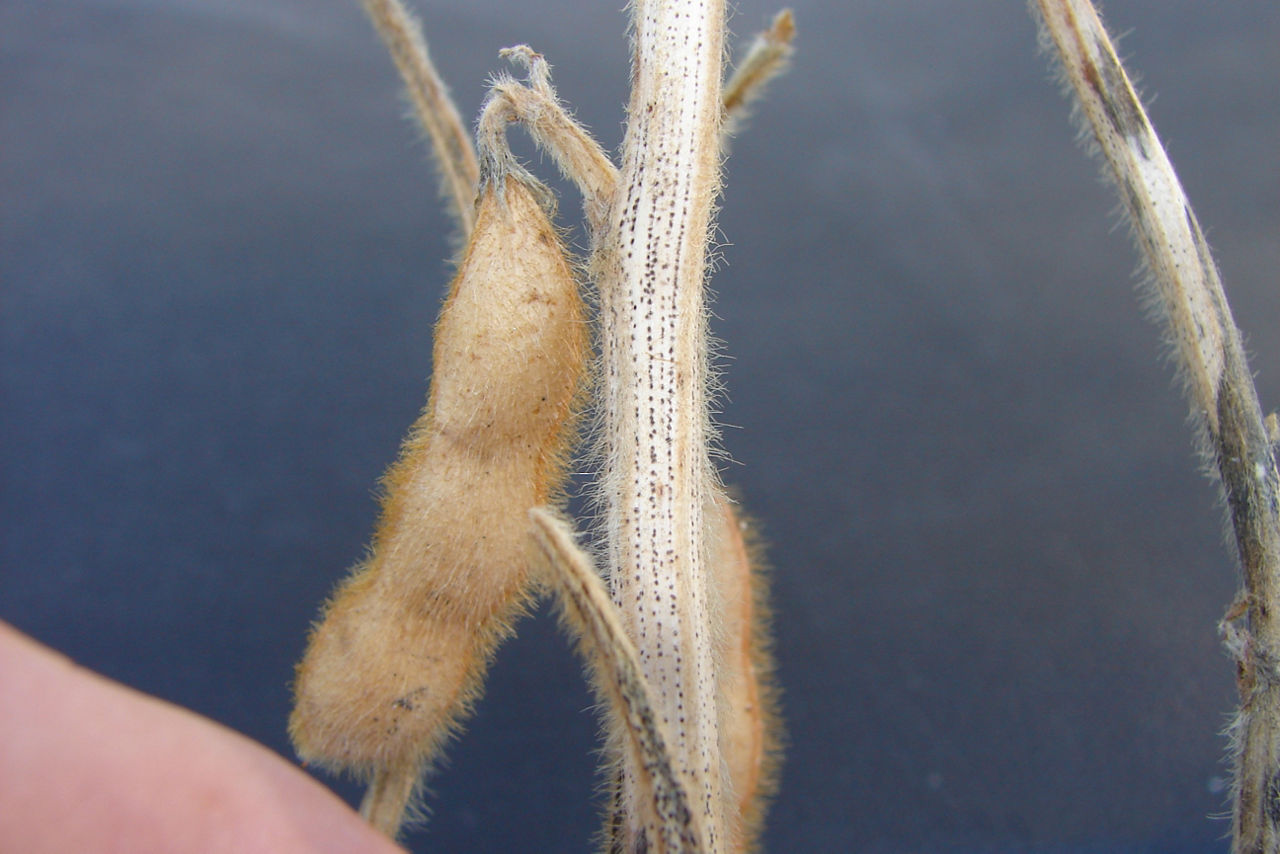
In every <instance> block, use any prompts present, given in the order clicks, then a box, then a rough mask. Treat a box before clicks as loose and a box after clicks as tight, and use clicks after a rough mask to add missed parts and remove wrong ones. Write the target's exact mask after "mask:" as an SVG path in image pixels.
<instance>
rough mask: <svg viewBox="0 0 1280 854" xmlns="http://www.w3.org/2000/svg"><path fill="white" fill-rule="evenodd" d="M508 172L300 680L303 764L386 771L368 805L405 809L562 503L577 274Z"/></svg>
mask: <svg viewBox="0 0 1280 854" xmlns="http://www.w3.org/2000/svg"><path fill="white" fill-rule="evenodd" d="M508 161H509V155H507V159H503V160H500V161H499V163H498V165H495V164H494V162H493V160H492V159H491V160H490V161H489V162H488V163H487V164H486V165H487V166H488V167H490V168H488V170H487V175H488V178H487V180H486V181H485V182H484V184H483V186H482V189H481V194H480V199H479V201H478V205H477V213H476V225H475V229H474V231H473V232H472V235H471V239H470V242H469V244H468V246H467V249H466V252H465V255H464V257H463V260H462V263H461V266H460V268H459V270H458V273H457V276H456V277H455V279H454V281H453V285H452V288H451V290H450V293H449V297H448V300H447V301H446V303H445V306H444V309H443V311H442V313H441V316H440V321H439V323H438V324H437V326H436V332H435V336H436V337H435V350H434V366H435V371H434V376H433V378H432V385H431V395H430V400H429V402H428V404H427V408H426V411H425V412H424V414H423V415H422V417H421V418H420V419H419V420H418V422H417V423H416V424H415V425H414V426H413V429H412V431H411V432H410V434H409V436H408V438H407V439H406V441H405V444H404V447H403V449H402V451H401V455H400V459H399V461H398V462H397V463H396V464H395V465H394V466H393V467H392V468H391V470H390V471H389V472H388V474H387V476H386V478H385V480H384V483H383V486H384V490H385V497H384V500H383V507H382V519H381V522H380V524H379V526H378V530H377V533H376V535H375V537H374V541H373V546H372V549H371V552H370V556H369V558H368V559H367V560H366V561H364V562H363V563H362V564H361V565H360V566H358V567H357V568H356V570H355V571H354V573H353V574H352V575H351V576H350V577H349V578H348V579H347V580H346V581H345V582H344V583H343V584H342V585H341V586H340V588H339V589H338V591H337V593H336V594H335V595H334V597H333V599H332V600H331V601H330V602H329V604H328V606H327V607H326V608H325V612H324V619H323V621H322V622H321V623H320V624H319V625H318V626H317V627H316V628H315V630H314V631H313V632H312V635H311V639H310V644H309V647H308V649H307V652H306V655H305V657H304V658H303V660H302V662H301V663H300V664H299V666H298V671H297V680H296V685H295V692H296V705H295V708H294V711H293V715H292V717H291V719H290V724H289V731H290V735H291V736H292V738H293V741H294V744H295V746H296V748H297V750H298V753H299V755H300V756H301V757H302V758H303V759H304V760H305V761H307V762H311V763H315V764H317V765H320V766H323V767H326V768H331V769H336V770H342V771H349V772H354V773H356V774H358V775H361V776H367V777H376V776H379V775H385V774H387V773H389V772H388V769H394V770H395V774H396V775H397V776H398V779H399V780H400V783H399V784H396V785H391V784H388V783H387V782H386V780H381V781H380V782H379V784H378V785H375V786H374V787H373V789H377V790H379V791H383V792H386V791H394V790H401V794H402V796H401V797H400V798H399V800H401V801H404V800H407V799H408V797H409V792H410V790H411V789H412V784H411V783H410V784H408V785H405V784H404V780H406V779H408V780H414V779H416V778H417V776H418V775H419V773H420V771H421V770H422V769H423V767H424V766H425V765H426V764H427V763H429V762H430V761H431V760H432V758H433V757H434V756H435V755H436V754H437V753H438V751H439V749H440V747H441V744H442V743H443V742H444V741H445V740H446V739H447V737H448V736H449V735H450V733H451V732H452V731H454V730H455V729H456V728H457V726H458V723H459V721H460V719H461V718H462V717H464V716H465V715H466V714H467V713H468V711H469V709H470V706H471V705H472V703H473V702H474V701H475V699H476V697H477V696H478V694H479V692H480V689H481V684H482V680H483V675H484V672H485V670H486V667H487V664H488V662H489V660H490V658H491V657H492V654H493V652H494V649H495V648H496V646H497V645H498V643H499V641H501V640H502V639H503V638H504V637H505V636H506V635H507V634H509V633H510V631H511V625H512V621H513V620H514V619H515V618H516V617H518V616H519V615H520V613H522V611H523V610H524V608H525V607H526V605H527V604H528V602H529V599H530V596H531V589H530V588H531V585H530V577H529V557H530V552H529V549H530V544H529V534H528V518H527V515H526V514H527V512H528V510H529V509H530V508H531V507H535V506H541V505H545V504H547V503H549V502H551V503H554V502H555V501H556V500H557V499H558V497H559V495H558V493H559V491H560V485H561V484H562V482H563V479H564V472H565V467H566V458H567V454H568V445H569V439H570V435H571V433H572V429H571V425H572V421H573V413H574V411H575V405H574V403H575V398H576V397H577V396H578V394H579V391H580V388H581V386H582V381H583V375H584V365H585V362H586V356H587V350H588V336H587V326H586V322H585V319H584V316H583V305H582V301H581V298H580V296H579V292H578V285H577V282H576V281H575V278H574V275H573V270H572V268H571V266H570V264H569V263H568V261H567V260H566V255H565V250H564V247H563V246H562V244H561V241H560V239H559V237H558V235H557V234H556V232H555V229H554V228H553V226H552V224H551V221H550V219H549V218H548V216H547V213H546V210H545V209H544V206H545V204H546V197H547V194H546V191H545V189H544V188H542V187H541V185H539V184H537V183H536V181H534V180H533V179H532V178H531V177H529V176H528V175H527V173H524V172H523V170H519V169H518V167H516V169H515V170H513V169H511V168H508V166H509V165H511V164H509V162H508ZM373 789H371V792H372V791H373ZM370 797H373V795H372V794H371V795H370ZM400 806H401V808H402V807H403V803H401V805H400ZM366 807H368V803H366ZM366 811H367V813H369V814H370V817H376V816H375V815H374V814H375V813H376V812H378V811H382V812H388V811H387V810H386V808H385V805H380V806H377V807H376V809H367V810H366ZM389 812H390V813H391V814H392V815H391V816H390V817H387V818H385V819H382V818H379V819H378V820H377V823H378V824H379V825H380V826H383V827H384V829H389V830H391V831H392V832H394V828H395V827H396V826H398V823H399V809H395V808H393V809H391V810H389Z"/></svg>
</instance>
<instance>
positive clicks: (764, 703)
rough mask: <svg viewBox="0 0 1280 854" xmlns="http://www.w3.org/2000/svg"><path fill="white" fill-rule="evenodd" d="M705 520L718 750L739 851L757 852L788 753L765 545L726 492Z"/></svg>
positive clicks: (709, 509)
mask: <svg viewBox="0 0 1280 854" xmlns="http://www.w3.org/2000/svg"><path fill="white" fill-rule="evenodd" d="M705 518H706V522H707V547H708V550H709V559H708V565H709V566H710V568H711V571H712V573H713V577H714V579H715V584H716V589H717V591H718V594H719V606H720V607H719V611H720V643H721V649H720V653H719V657H720V749H721V753H722V755H723V756H724V761H725V764H726V766H727V768H728V780H729V784H730V786H731V788H732V791H733V802H734V804H735V805H736V808H737V815H738V833H737V835H738V837H739V840H740V846H741V847H740V849H739V850H744V851H753V850H755V849H756V847H757V840H758V837H759V835H760V830H761V827H762V825H763V824H764V814H765V808H766V807H767V806H768V803H769V799H770V798H771V797H772V796H773V794H774V791H775V790H776V789H777V780H778V766H779V764H780V761H781V758H782V746H781V740H782V739H781V730H782V718H781V715H779V713H778V691H777V688H776V686H775V684H774V679H773V671H774V666H773V649H772V639H771V637H770V625H769V624H770V613H769V606H768V590H767V584H766V579H765V577H764V574H765V573H764V556H763V548H762V547H761V545H760V543H759V541H758V540H757V538H756V536H755V532H754V529H753V527H752V525H751V523H750V522H749V521H748V520H747V519H746V518H745V517H744V516H743V515H742V513H741V512H740V511H739V509H738V507H737V506H736V505H735V503H734V502H733V501H732V500H731V499H730V498H728V497H727V496H724V495H723V494H721V495H717V497H716V500H715V501H713V502H711V503H710V504H709V506H708V507H707V511H706V514H705Z"/></svg>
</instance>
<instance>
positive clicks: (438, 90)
mask: <svg viewBox="0 0 1280 854" xmlns="http://www.w3.org/2000/svg"><path fill="white" fill-rule="evenodd" d="M364 8H365V11H367V12H368V14H369V18H370V19H372V21H373V24H374V26H375V27H376V28H377V30H378V34H379V35H381V36H382V40H383V42H385V43H386V45H387V49H388V50H389V51H390V52H391V57H392V59H394V60H395V63H396V68H397V69H399V71H400V77H401V79H402V80H404V83H405V87H406V88H407V89H408V91H409V98H410V99H411V100H412V101H413V108H414V111H415V113H417V116H418V121H419V122H420V123H421V124H422V127H423V129H424V130H426V132H427V135H428V136H429V137H430V138H431V145H432V149H433V150H434V151H435V155H436V163H437V165H438V167H439V169H440V182H441V184H442V189H443V190H444V194H445V195H446V196H447V197H448V198H449V200H450V201H451V202H452V204H451V205H450V209H451V210H452V211H453V214H454V216H455V217H457V219H458V224H459V226H460V227H461V229H462V233H463V237H464V239H465V238H466V236H468V235H469V234H471V229H472V228H473V227H474V225H475V198H476V186H477V184H478V183H479V179H480V166H479V164H478V162H477V160H476V152H475V149H474V148H472V146H471V137H470V136H469V135H468V133H467V129H466V126H465V125H464V124H463V123H462V119H461V118H460V117H459V115H458V108H457V107H456V106H454V103H453V100H452V99H451V98H450V97H449V90H448V89H447V88H446V87H445V85H444V81H443V80H442V79H441V77H440V74H439V72H437V71H436V67H435V65H434V64H433V63H432V62H431V55H430V54H429V53H428V52H427V42H426V39H424V38H423V36H422V27H421V25H420V24H419V23H418V21H417V20H416V19H415V18H414V17H413V15H412V14H411V13H410V12H409V10H408V9H406V8H405V7H404V4H403V3H401V2H400V0H364Z"/></svg>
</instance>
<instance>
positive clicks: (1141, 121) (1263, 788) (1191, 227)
mask: <svg viewBox="0 0 1280 854" xmlns="http://www.w3.org/2000/svg"><path fill="white" fill-rule="evenodd" d="M1034 5H1035V7H1038V9H1039V12H1040V15H1041V17H1042V20H1043V22H1044V29H1045V32H1046V33H1047V35H1048V39H1049V40H1050V41H1051V42H1052V45H1053V47H1054V48H1055V49H1056V52H1057V55H1058V56H1059V58H1060V59H1061V61H1062V66H1063V69H1064V70H1065V76H1066V78H1067V80H1068V82H1069V83H1070V86H1071V89H1072V90H1073V91H1074V93H1075V95H1076V97H1077V99H1078V103H1079V107H1080V111H1081V112H1082V114H1083V115H1084V117H1085V118H1086V120H1087V121H1088V124H1089V127H1090V129H1091V130H1092V132H1093V137H1094V139H1096V141H1097V144H1098V147H1099V149H1100V150H1101V152H1102V154H1103V157H1104V158H1105V160H1106V162H1107V165H1108V167H1109V171H1110V173H1111V177H1112V178H1113V179H1114V180H1115V182H1116V185H1117V186H1118V187H1119V189H1120V191H1121V192H1120V195H1121V199H1122V201H1123V204H1124V209H1125V212H1126V213H1127V214H1128V217H1129V221H1130V223H1131V225H1132V228H1133V233H1134V235H1135V237H1136V240H1137V242H1138V245H1139V246H1140V247H1141V248H1142V251H1143V254H1144V256H1145V259H1146V264H1147V267H1148V269H1149V273H1150V279H1151V281H1152V283H1153V290H1154V292H1155V295H1156V298H1157V302H1158V305H1159V307H1160V309H1161V311H1162V312H1163V314H1164V315H1165V317H1166V320H1167V325H1168V330H1169V334H1170V337H1171V338H1172V339H1173V341H1174V343H1175V346H1176V351H1177V354H1178V360H1179V363H1180V367H1181V371H1182V374H1183V376H1184V377H1185V379H1186V384H1187V388H1188V394H1189V396H1190V398H1191V404H1192V410H1193V413H1194V415H1195V420H1196V421H1197V422H1198V424H1199V425H1200V426H1201V428H1202V431H1203V440H1204V441H1203V444H1204V447H1205V451H1206V456H1207V457H1209V458H1210V459H1211V460H1212V461H1213V469H1214V471H1215V473H1216V474H1217V476H1218V479H1219V481H1220V483H1221V485H1222V488H1223V491H1224V493H1225V495H1226V502H1227V507H1228V511H1229V513H1230V519H1231V530H1232V533H1233V534H1234V538H1235V543H1236V547H1237V553H1238V556H1239V560H1240V566H1241V569H1242V571H1243V579H1244V593H1243V595H1242V597H1241V599H1240V604H1239V606H1238V607H1236V608H1233V611H1232V612H1230V613H1229V614H1228V618H1227V620H1226V621H1225V623H1226V625H1225V629H1226V630H1227V633H1228V640H1229V643H1230V645H1231V646H1232V647H1233V652H1234V653H1235V654H1236V656H1237V665H1238V669H1239V688H1240V700H1241V709H1240V716H1239V719H1238V721H1237V722H1236V723H1235V725H1234V730H1235V732H1234V739H1233V741H1234V742H1235V744H1234V749H1235V750H1236V780H1235V798H1236V802H1235V805H1234V810H1233V813H1234V818H1233V835H1234V843H1233V848H1232V850H1233V852H1236V854H1246V852H1247V854H1254V852H1275V851H1280V672H1277V667H1276V652H1277V650H1280V476H1278V475H1277V470H1276V463H1275V459H1274V456H1273V450H1272V444H1271V441H1270V440H1269V438H1268V434H1267V428H1266V426H1265V424H1264V420H1263V415H1262V409H1261V407H1260V406H1259V404H1258V397H1257V391H1256V390H1255V389H1254V385H1253V378H1252V377H1251V375H1250V373H1249V368H1248V365H1247V363H1246V360H1245V355H1244V347H1243V346H1242V344H1241V341H1240V333H1239V331H1238V330H1237V329H1236V326H1235V323H1234V321H1233V320H1232V317H1231V311H1230V309H1229V308H1228V306H1227V299H1226V295H1225V294H1224V292H1223V289H1222V283H1221V281H1220V280H1219V278H1218V271H1217V269H1216V267H1215V266H1214V263H1213V259H1212V257H1211V256H1210V253H1209V249H1208V246H1207V245H1206V243H1205V239H1204V235H1203V234H1202V233H1201V230H1200V226H1199V224H1198V223H1197V222H1196V218H1195V216H1194V214H1192V212H1191V207H1190V205H1189V204H1188V203H1187V199H1186V196H1185V195H1184V193H1183V191H1182V187H1181V185H1180V184H1179V183H1178V179H1177V176H1176V175H1175V174H1174V171H1173V167H1172V165H1171V164H1170V163H1169V159H1168V157H1167V156H1166V155H1165V152H1164V149H1163V147H1162V146H1161V144H1160V141H1159V139H1157V137H1156V134H1155V131H1154V130H1153V128H1152V126H1151V123H1150V121H1149V120H1148V119H1147V116H1146V113H1145V112H1144V110H1143V108H1142V104H1141V102H1140V101H1139V99H1138V97H1137V95H1136V94H1135V92H1134V89H1133V86H1132V84H1131V83H1130V82H1129V79H1128V77H1127V76H1126V75H1125V72H1124V69H1123V68H1122V67H1121V65H1120V61H1119V59H1118V58H1117V56H1116V52H1115V48H1114V47H1113V45H1112V43H1111V40H1110V38H1109V37H1108V36H1107V33H1106V31H1105V29H1104V28H1103V26H1102V23H1101V21H1100V20H1099V18H1098V15H1097V12H1096V11H1095V10H1094V8H1093V6H1092V5H1091V4H1090V3H1089V2H1088V0H1038V2H1037V3H1036V4H1034ZM1240 618H1243V619H1244V621H1245V626H1244V627H1243V628H1236V627H1234V626H1232V625H1230V624H1231V622H1232V621H1233V620H1236V619H1240Z"/></svg>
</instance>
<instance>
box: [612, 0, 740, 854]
mask: <svg viewBox="0 0 1280 854" xmlns="http://www.w3.org/2000/svg"><path fill="white" fill-rule="evenodd" d="M632 9H633V38H634V42H635V44H634V56H635V60H634V62H635V64H634V67H633V69H632V81H633V85H632V94H631V102H630V106H629V118H628V124H627V133H626V138H625V142H624V145H623V158H622V162H623V165H622V175H621V179H620V183H619V190H618V194H617V198H616V199H615V201H614V205H613V210H612V235H611V238H612V239H611V240H609V241H607V242H605V243H603V244H602V246H601V248H600V250H599V252H598V253H597V258H596V260H595V269H596V270H597V274H598V277H599V278H598V281H599V288H600V302H601V314H602V318H601V323H602V332H601V343H602V370H601V373H602V376H601V396H602V398H603V402H602V405H603V410H604V418H603V422H604V437H603V443H604V452H605V455H606V456H605V472H604V476H603V482H602V484H601V496H602V504H603V507H604V513H605V540H606V544H607V548H608V556H609V566H610V577H611V585H612V592H613V596H614V601H616V602H617V603H618V606H619V609H620V610H621V611H622V614H623V620H624V625H625V628H626V631H627V634H628V636H629V637H630V638H631V639H632V640H633V641H634V643H635V645H636V647H637V648H638V649H639V651H640V659H641V663H642V666H643V668H644V673H645V678H646V679H647V680H648V683H649V686H650V688H651V689H652V690H653V692H654V695H655V697H656V702H657V708H658V714H659V716H660V718H661V724H662V726H663V728H664V731H665V732H667V733H668V734H669V736H670V737H671V740H672V744H671V745H670V746H671V752H672V755H673V757H674V760H675V763H676V767H677V770H678V772H679V774H680V777H681V779H682V780H683V781H684V784H685V787H686V789H687V790H688V791H689V793H690V798H691V801H692V803H691V804H690V806H691V809H692V821H693V822H694V826H695V827H696V828H697V834H698V838H699V839H700V840H701V841H702V844H703V846H704V848H705V849H706V850H707V851H719V850H723V847H724V846H725V844H726V840H725V838H724V836H725V834H724V827H725V816H724V808H723V803H722V799H723V786H724V783H723V780H722V765H721V757H720V750H719V744H718V735H717V723H716V708H717V706H716V702H717V693H718V686H717V680H716V672H715V660H714V648H713V635H714V629H713V625H714V622H713V611H712V601H711V595H710V591H709V582H708V578H707V576H706V569H705V560H706V554H705V544H704V542H703V539H704V538H703V530H704V520H703V505H704V501H705V499H706V498H707V495H708V491H709V489H710V488H711V484H712V483H713V475H712V469H711V465H710V461H709V459H708V455H707V446H708V442H709V439H710V436H709V434H710V428H709V424H708V408H707V385H708V382H707V344H706V341H707V335H706V319H705V305H704V296H703V290H704V288H703V284H704V283H703V279H704V276H705V271H706V256H707V245H708V238H709V235H710V227H711V213H712V204H713V200H714V198H715V195H716V192H717V190H718V183H719V165H720V164H719V153H718V144H719V134H720V116H721V114H722V109H723V108H722V103H721V93H720V92H721V90H720V79H721V73H722V64H723V60H722V55H723V41H724V5H723V2H722V0H636V2H634V3H633V5H632ZM638 773H639V772H638V770H637V769H635V768H632V767H630V766H629V763H627V762H626V761H625V760H624V768H623V789H622V793H621V806H622V809H623V813H624V815H626V816H627V817H628V820H627V821H626V822H625V825H624V826H623V827H622V828H621V835H622V838H621V839H615V840H614V845H615V848H619V849H621V850H625V851H631V850H642V849H643V848H644V846H645V845H646V844H652V843H653V842H655V841H656V840H657V838H658V837H657V833H658V828H655V827H651V826H646V825H645V824H643V823H640V822H636V821H633V820H631V817H634V816H637V815H641V814H642V813H640V812H639V811H638V810H636V809H635V801H636V800H637V798H638V794H637V788H636V787H637V781H638Z"/></svg>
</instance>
